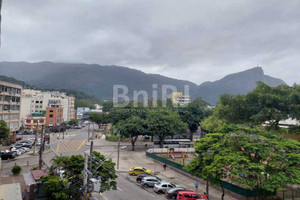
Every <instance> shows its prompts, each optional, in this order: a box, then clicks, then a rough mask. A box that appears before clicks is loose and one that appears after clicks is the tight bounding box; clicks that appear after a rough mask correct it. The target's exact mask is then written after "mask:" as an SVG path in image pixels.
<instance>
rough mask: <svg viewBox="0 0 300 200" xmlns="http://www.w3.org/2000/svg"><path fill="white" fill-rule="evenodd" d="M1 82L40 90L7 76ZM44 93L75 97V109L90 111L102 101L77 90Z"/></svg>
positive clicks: (0, 77)
mask: <svg viewBox="0 0 300 200" xmlns="http://www.w3.org/2000/svg"><path fill="white" fill-rule="evenodd" d="M0 80H1V81H5V82H8V83H13V84H19V85H21V86H22V87H23V88H24V89H40V88H38V87H35V86H33V85H30V84H28V83H26V82H24V81H19V80H17V79H14V78H12V77H7V76H0ZM42 90H43V89H42ZM44 91H60V92H64V93H66V94H68V95H72V96H74V97H75V108H78V107H89V108H91V109H94V108H95V105H94V104H102V100H101V99H100V98H98V97H96V96H94V95H90V94H87V93H85V92H81V91H77V90H69V89H47V90H44Z"/></svg>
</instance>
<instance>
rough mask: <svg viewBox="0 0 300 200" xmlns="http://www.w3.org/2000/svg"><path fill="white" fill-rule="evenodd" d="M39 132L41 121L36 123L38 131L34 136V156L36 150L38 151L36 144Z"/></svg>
mask: <svg viewBox="0 0 300 200" xmlns="http://www.w3.org/2000/svg"><path fill="white" fill-rule="evenodd" d="M38 130H39V121H38V120H37V123H36V130H35V136H34V147H33V155H34V156H35V149H36V142H37V132H38Z"/></svg>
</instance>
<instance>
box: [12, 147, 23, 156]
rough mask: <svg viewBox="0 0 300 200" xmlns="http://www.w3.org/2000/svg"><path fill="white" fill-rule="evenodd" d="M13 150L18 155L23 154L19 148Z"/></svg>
mask: <svg viewBox="0 0 300 200" xmlns="http://www.w3.org/2000/svg"><path fill="white" fill-rule="evenodd" d="M12 152H15V153H16V154H17V155H18V156H20V155H22V151H21V150H19V149H15V150H12Z"/></svg>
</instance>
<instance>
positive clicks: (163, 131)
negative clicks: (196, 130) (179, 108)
mask: <svg viewBox="0 0 300 200" xmlns="http://www.w3.org/2000/svg"><path fill="white" fill-rule="evenodd" d="M146 124H147V126H148V131H149V132H150V133H151V134H152V135H153V136H154V137H156V138H157V139H159V141H160V147H161V148H162V147H163V143H164V140H165V138H166V137H167V136H172V135H175V134H177V133H180V132H183V131H185V129H186V128H187V124H186V123H184V122H182V121H181V118H180V116H179V115H178V114H177V113H175V112H168V111H166V110H156V112H149V113H148V115H147V118H146Z"/></svg>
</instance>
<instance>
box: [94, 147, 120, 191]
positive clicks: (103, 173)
mask: <svg viewBox="0 0 300 200" xmlns="http://www.w3.org/2000/svg"><path fill="white" fill-rule="evenodd" d="M93 155H94V156H95V159H96V160H97V161H98V162H99V161H100V162H101V163H102V165H100V166H99V165H98V164H96V163H94V164H93V169H94V171H95V172H94V174H95V176H98V177H101V188H100V192H105V191H107V190H110V189H113V190H116V189H117V182H116V179H117V178H118V176H117V174H116V170H115V166H116V164H115V163H114V162H113V161H112V159H111V158H110V159H107V158H106V157H105V156H104V155H102V154H100V153H99V152H96V151H94V152H93Z"/></svg>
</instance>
